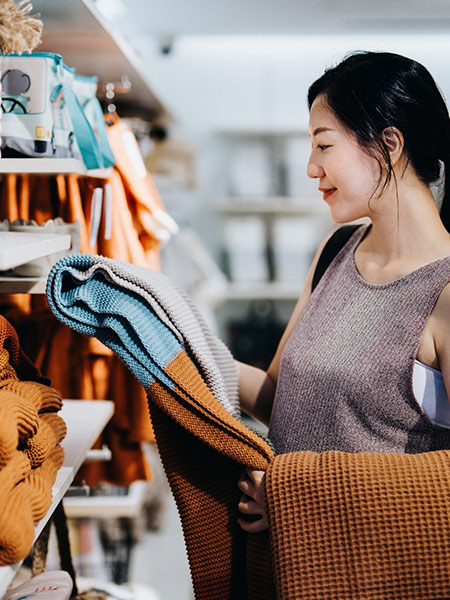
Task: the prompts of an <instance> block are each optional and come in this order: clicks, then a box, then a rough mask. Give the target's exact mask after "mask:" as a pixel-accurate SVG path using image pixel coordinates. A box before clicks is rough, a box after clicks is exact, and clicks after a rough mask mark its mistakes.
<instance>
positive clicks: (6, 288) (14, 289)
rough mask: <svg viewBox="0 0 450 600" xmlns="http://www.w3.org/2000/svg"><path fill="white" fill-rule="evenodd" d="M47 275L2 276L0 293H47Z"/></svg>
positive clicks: (0, 278)
mask: <svg viewBox="0 0 450 600" xmlns="http://www.w3.org/2000/svg"><path fill="white" fill-rule="evenodd" d="M46 285H47V279H46V278H45V277H41V278H37V277H0V294H45V286H46Z"/></svg>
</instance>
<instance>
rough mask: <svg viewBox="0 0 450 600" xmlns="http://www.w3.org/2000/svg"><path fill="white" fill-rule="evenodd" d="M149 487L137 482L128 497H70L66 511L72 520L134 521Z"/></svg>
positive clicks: (130, 489) (131, 487)
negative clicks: (123, 519) (121, 519)
mask: <svg viewBox="0 0 450 600" xmlns="http://www.w3.org/2000/svg"><path fill="white" fill-rule="evenodd" d="M148 485H149V483H148V482H147V481H135V482H134V483H132V484H131V485H130V486H129V490H128V494H127V495H126V496H88V497H83V496H80V497H77V496H68V497H67V498H64V511H65V513H66V515H67V516H68V517H69V518H71V519H76V518H86V519H87V518H91V519H119V518H128V519H132V518H135V517H137V516H138V515H139V514H140V512H141V509H142V505H143V503H144V498H145V492H146V488H147V486H148Z"/></svg>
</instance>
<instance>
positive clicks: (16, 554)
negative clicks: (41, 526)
mask: <svg viewBox="0 0 450 600" xmlns="http://www.w3.org/2000/svg"><path fill="white" fill-rule="evenodd" d="M0 344H3V346H0V565H5V564H11V563H14V562H17V561H19V560H21V559H23V558H25V556H27V554H28V553H29V552H30V550H31V546H32V543H33V537H34V524H35V523H36V522H37V521H39V520H40V519H42V518H43V516H44V515H45V513H46V512H47V510H48V508H49V506H50V504H51V501H52V485H53V483H54V482H55V479H56V474H57V471H58V469H59V468H60V467H61V466H62V464H63V462H64V451H63V449H62V447H61V446H60V442H61V440H62V439H63V438H64V436H65V434H66V425H65V423H64V421H63V419H62V418H61V417H60V416H59V415H57V414H56V412H57V411H58V410H59V409H60V408H61V406H62V401H61V399H60V398H59V396H58V393H57V392H56V390H54V389H52V388H50V387H48V386H47V385H44V384H43V383H40V382H41V381H46V380H45V379H44V378H43V377H42V376H41V375H40V373H39V372H38V371H37V369H35V367H34V365H32V363H31V362H30V361H29V360H28V359H27V358H26V356H25V355H24V354H23V353H22V352H21V350H20V347H19V341H18V338H17V334H16V332H15V331H14V329H13V328H12V326H11V325H10V324H9V323H8V321H6V319H4V318H3V317H0ZM16 369H17V371H16ZM18 373H21V374H22V375H25V376H27V377H30V378H32V379H34V380H31V381H21V380H20V379H19V377H18Z"/></svg>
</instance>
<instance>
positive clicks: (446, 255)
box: [239, 52, 450, 532]
mask: <svg viewBox="0 0 450 600" xmlns="http://www.w3.org/2000/svg"><path fill="white" fill-rule="evenodd" d="M308 104H309V109H310V123H309V129H310V136H311V142H312V151H311V156H310V159H309V163H308V167H307V173H308V176H309V177H312V178H314V179H317V183H318V189H319V190H320V191H321V192H322V194H323V200H324V201H325V202H327V204H328V205H329V207H330V214H331V216H332V218H333V220H334V221H336V223H346V222H348V221H354V220H356V219H360V218H363V217H368V218H369V219H370V220H371V225H370V226H366V225H365V226H362V227H360V228H358V229H357V230H356V232H355V233H354V234H353V235H352V237H351V238H350V240H349V241H348V242H347V243H346V245H345V247H344V248H343V249H342V250H341V251H340V252H339V254H338V256H336V258H335V260H334V261H333V262H332V264H331V265H330V267H329V268H328V269H327V271H326V273H325V274H324V276H323V277H322V279H321V281H320V283H319V285H318V286H317V288H316V289H315V290H314V293H313V294H312V293H311V283H312V277H313V273H314V269H315V266H316V264H317V261H318V258H319V256H320V253H321V251H322V248H323V247H324V245H325V243H326V242H324V243H323V244H322V245H321V247H320V248H319V250H318V252H317V255H316V257H315V259H314V261H313V264H312V266H311V270H310V273H309V275H308V278H307V281H306V284H305V288H304V290H303V293H302V295H301V296H300V299H299V301H298V303H297V306H296V308H295V310H294V312H293V314H292V317H291V319H290V321H289V323H288V326H287V328H286V331H285V333H284V335H283V337H282V339H281V342H280V344H279V347H278V350H277V352H276V355H275V357H274V359H273V361H272V363H271V365H270V367H269V369H268V371H267V373H264V372H262V371H261V370H259V369H255V368H253V367H250V366H248V365H244V364H239V381H240V401H241V406H242V409H243V410H244V411H245V412H246V413H248V414H250V415H252V416H253V417H255V418H256V419H259V420H260V421H262V422H264V423H266V424H269V423H270V428H269V437H270V438H271V440H272V441H273V443H274V446H275V449H276V450H277V452H278V453H284V452H295V451H299V450H312V451H315V452H323V451H326V450H341V451H344V452H362V451H375V452H409V453H416V452H423V451H428V450H435V449H443V448H450V408H449V403H448V398H447V394H446V391H445V390H446V389H447V390H450V345H449V344H448V343H447V340H448V335H449V333H450V286H449V285H447V284H448V282H450V235H449V233H448V230H450V218H449V217H450V215H449V213H450V177H446V182H445V195H444V200H443V203H442V208H441V213H440V214H439V211H438V208H437V206H436V203H435V200H434V198H433V195H432V192H431V190H430V184H431V183H435V182H436V181H437V180H438V178H439V174H440V164H441V163H443V165H444V167H445V174H446V175H447V174H450V119H449V114H448V110H447V107H446V104H445V101H444V99H443V97H442V95H441V93H440V92H439V90H438V88H437V86H436V83H435V82H434V80H433V78H432V76H431V75H430V73H429V72H428V71H427V70H426V69H425V68H424V67H423V66H422V65H420V64H419V63H417V62H415V61H413V60H411V59H409V58H406V57H403V56H400V55H397V54H392V53H382V52H380V53H377V52H357V53H354V54H351V55H349V56H348V57H346V58H345V59H344V60H343V61H342V62H341V63H340V64H338V65H337V66H336V67H334V68H332V69H329V70H327V71H325V73H324V74H323V75H322V76H321V77H320V78H319V79H318V80H317V81H316V82H314V83H313V84H312V86H311V87H310V89H309V92H308ZM430 379H431V383H430ZM421 385H422V388H423V389H419V388H420V386H421ZM436 390H438V392H436ZM436 393H437V397H436ZM430 404H434V406H433V407H432V410H429V409H428V412H429V414H428V413H427V409H426V407H427V406H429V405H430ZM239 488H240V490H241V491H242V492H243V496H242V498H241V501H240V504H239V511H240V512H241V514H242V518H240V519H239V524H240V525H241V527H242V528H243V529H244V530H245V531H248V532H259V531H263V530H264V529H266V528H267V514H266V508H265V502H264V473H263V472H261V471H249V472H247V473H246V474H245V475H244V476H243V477H242V478H241V480H240V482H239ZM255 517H257V518H256V520H255Z"/></svg>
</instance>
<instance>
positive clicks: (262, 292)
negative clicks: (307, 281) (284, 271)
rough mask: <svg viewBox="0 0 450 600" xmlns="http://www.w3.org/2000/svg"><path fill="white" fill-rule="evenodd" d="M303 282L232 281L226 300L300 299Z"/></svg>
mask: <svg viewBox="0 0 450 600" xmlns="http://www.w3.org/2000/svg"><path fill="white" fill-rule="evenodd" d="M301 291H302V283H300V282H299V283H279V282H268V283H230V284H229V285H228V288H227V290H226V292H225V295H224V298H225V300H298V298H299V296H300V293H301Z"/></svg>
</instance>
